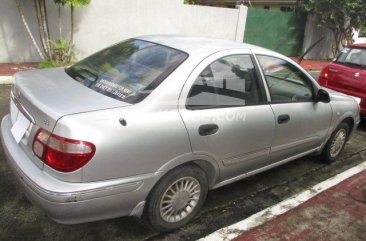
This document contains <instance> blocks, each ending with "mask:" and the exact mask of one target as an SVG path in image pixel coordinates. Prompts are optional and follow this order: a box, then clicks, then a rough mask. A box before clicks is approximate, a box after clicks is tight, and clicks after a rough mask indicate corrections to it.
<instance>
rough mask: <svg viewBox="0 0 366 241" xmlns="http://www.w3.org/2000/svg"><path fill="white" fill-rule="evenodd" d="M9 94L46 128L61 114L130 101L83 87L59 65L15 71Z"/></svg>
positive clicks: (107, 106) (49, 128)
mask: <svg viewBox="0 0 366 241" xmlns="http://www.w3.org/2000/svg"><path fill="white" fill-rule="evenodd" d="M12 98H13V101H15V102H17V103H18V105H19V104H20V106H21V107H23V108H24V110H23V111H22V112H23V113H24V112H27V114H28V117H30V118H31V121H32V122H34V124H36V125H37V126H39V127H41V128H43V129H46V130H48V131H50V132H52V130H53V128H54V126H55V124H56V122H57V120H58V119H60V118H61V117H62V116H65V115H71V114H76V113H82V112H90V111H95V110H102V109H109V108H116V107H123V106H126V105H130V104H128V103H125V102H122V101H118V100H115V99H113V98H110V97H107V96H104V95H102V94H100V93H97V92H95V91H93V90H91V89H89V88H86V87H85V86H83V85H82V84H80V83H78V82H77V81H75V80H74V79H72V78H71V77H70V76H69V75H67V73H66V72H65V71H64V69H63V68H54V69H45V70H31V71H25V72H18V73H17V74H16V75H15V76H14V86H13V90H12ZM18 108H19V106H18Z"/></svg>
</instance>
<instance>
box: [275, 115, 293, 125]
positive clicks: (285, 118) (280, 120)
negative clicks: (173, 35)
mask: <svg viewBox="0 0 366 241" xmlns="http://www.w3.org/2000/svg"><path fill="white" fill-rule="evenodd" d="M289 121H290V116H289V115H279V116H278V118H277V122H278V124H284V123H287V122H289Z"/></svg>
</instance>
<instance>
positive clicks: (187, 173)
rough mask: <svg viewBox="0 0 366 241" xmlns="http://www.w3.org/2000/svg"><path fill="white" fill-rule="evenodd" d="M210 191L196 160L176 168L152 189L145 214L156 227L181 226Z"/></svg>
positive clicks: (166, 228) (160, 229)
mask: <svg viewBox="0 0 366 241" xmlns="http://www.w3.org/2000/svg"><path fill="white" fill-rule="evenodd" d="M207 191H208V181H207V175H206V173H205V172H204V171H203V170H202V169H201V168H199V167H198V166H196V165H193V164H190V165H184V166H181V167H178V168H175V169H173V170H171V171H170V172H168V173H167V174H166V175H165V176H164V177H162V179H161V180H159V182H158V183H157V184H156V186H155V187H154V189H153V190H152V192H151V193H150V195H149V197H148V199H147V203H146V209H145V211H146V218H147V219H148V222H149V223H150V224H151V225H152V226H153V227H154V229H156V230H157V231H160V232H168V231H172V230H175V229H178V228H180V227H182V226H183V225H185V224H186V223H188V222H189V221H190V220H191V219H192V218H193V217H194V216H195V215H196V214H197V213H198V212H199V211H200V209H201V208H202V206H203V203H204V201H205V199H206V196H207ZM189 194H190V195H189Z"/></svg>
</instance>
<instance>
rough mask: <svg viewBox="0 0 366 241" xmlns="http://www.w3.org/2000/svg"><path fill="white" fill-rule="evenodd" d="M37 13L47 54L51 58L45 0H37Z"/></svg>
mask: <svg viewBox="0 0 366 241" xmlns="http://www.w3.org/2000/svg"><path fill="white" fill-rule="evenodd" d="M39 13H40V19H41V27H42V35H43V37H44V41H45V47H46V51H47V55H48V56H49V57H50V58H51V57H52V50H51V46H50V32H49V28H48V19H47V9H46V0H39Z"/></svg>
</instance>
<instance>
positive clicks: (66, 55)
mask: <svg viewBox="0 0 366 241" xmlns="http://www.w3.org/2000/svg"><path fill="white" fill-rule="evenodd" d="M50 44H51V53H52V55H51V60H52V61H53V62H57V63H58V64H60V65H64V64H66V63H69V62H70V61H71V60H72V58H73V55H74V51H73V46H70V45H69V41H68V40H67V39H59V40H57V41H52V40H51V41H50Z"/></svg>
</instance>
